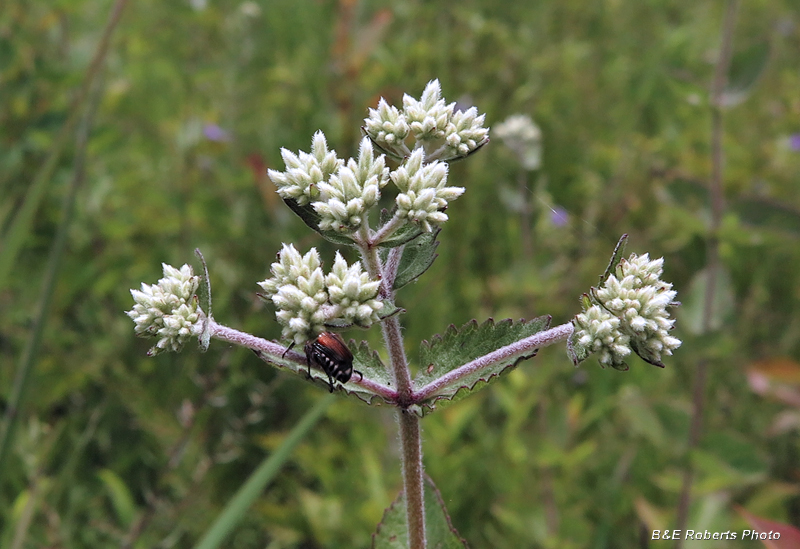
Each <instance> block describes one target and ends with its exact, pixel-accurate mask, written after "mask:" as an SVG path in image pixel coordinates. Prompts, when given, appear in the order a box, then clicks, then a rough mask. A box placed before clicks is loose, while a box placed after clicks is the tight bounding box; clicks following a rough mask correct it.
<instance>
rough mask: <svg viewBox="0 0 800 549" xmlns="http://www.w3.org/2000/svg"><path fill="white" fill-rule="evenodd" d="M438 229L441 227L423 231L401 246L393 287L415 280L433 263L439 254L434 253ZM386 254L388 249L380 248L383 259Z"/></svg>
mask: <svg viewBox="0 0 800 549" xmlns="http://www.w3.org/2000/svg"><path fill="white" fill-rule="evenodd" d="M440 231H441V229H436V230H435V231H434V232H432V233H423V234H421V235H420V236H419V238H417V239H416V240H413V241H412V242H409V243H408V244H406V246H405V248H403V255H402V256H401V257H400V265H399V267H398V269H397V276H396V277H395V279H394V285H393V286H392V288H393V289H395V290H398V289H400V288H402V287H403V286H405V285H406V284H409V283H410V282H413V281H415V280H416V279H417V278H419V277H420V276H421V275H422V273H424V272H425V271H427V270H428V269H429V268H430V266H431V265H433V262H434V260H435V259H436V258H437V257H438V255H439V254H437V253H436V248H437V246H439V242H438V241H437V240H436V237H437V235H438V234H439V232H440ZM388 255H389V251H388V250H382V253H381V256H382V259H383V260H384V261H385V260H386V257H387V256H388Z"/></svg>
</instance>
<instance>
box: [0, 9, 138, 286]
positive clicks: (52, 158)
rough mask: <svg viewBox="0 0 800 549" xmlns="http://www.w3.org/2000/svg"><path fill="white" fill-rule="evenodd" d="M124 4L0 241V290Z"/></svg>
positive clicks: (113, 13)
mask: <svg viewBox="0 0 800 549" xmlns="http://www.w3.org/2000/svg"><path fill="white" fill-rule="evenodd" d="M126 3H127V0H117V2H116V3H115V4H114V7H113V8H112V9H111V15H109V18H108V22H107V23H106V27H105V29H104V30H103V36H102V37H101V38H100V42H99V43H98V45H97V49H96V50H95V54H94V57H93V58H92V62H91V64H90V65H89V68H88V69H87V71H86V75H85V76H84V79H83V82H82V83H81V87H80V90H79V91H78V93H77V94H76V95H75V99H74V101H73V102H72V104H71V105H70V108H69V111H68V112H69V116H68V118H67V121H66V123H65V124H64V125H63V126H62V127H61V131H60V132H59V133H58V136H57V137H56V139H55V141H54V142H53V146H52V148H51V149H50V152H49V154H48V155H47V158H46V159H45V161H44V163H43V164H42V167H41V169H40V170H39V171H38V172H37V173H36V177H35V178H34V180H33V183H32V184H31V186H30V188H29V189H28V193H27V194H26V195H25V200H24V201H23V202H22V206H20V208H19V210H18V211H17V215H16V217H14V220H13V221H12V222H11V225H10V226H9V229H8V231H7V232H6V234H5V235H3V240H2V242H0V289H2V288H5V286H6V280H7V278H8V275H9V273H10V272H11V267H12V266H13V265H14V264H15V263H16V259H17V254H19V251H20V249H21V248H22V244H23V243H24V242H25V239H26V238H27V237H28V233H29V232H30V229H31V225H32V224H33V215H34V214H35V213H36V210H37V209H38V208H39V203H40V202H41V201H42V198H43V197H44V193H45V191H46V190H47V186H48V184H49V183H50V181H51V180H52V177H53V172H54V171H55V168H56V165H57V164H58V160H59V158H60V157H61V152H62V150H63V149H64V147H65V146H66V144H67V143H69V142H70V139H71V138H72V136H73V133H72V131H73V129H74V127H75V124H77V122H78V120H79V118H80V116H79V115H80V113H81V111H82V109H81V107H82V106H83V104H84V102H85V100H86V98H87V97H88V95H89V90H90V88H91V85H92V83H93V82H94V81H95V79H96V77H97V75H98V73H99V72H100V69H101V67H102V66H103V62H104V61H105V58H106V54H107V53H108V45H109V43H110V41H111V34H112V33H113V32H114V28H115V27H116V26H117V23H118V22H119V18H120V17H121V16H122V11H123V9H124V7H125V4H126Z"/></svg>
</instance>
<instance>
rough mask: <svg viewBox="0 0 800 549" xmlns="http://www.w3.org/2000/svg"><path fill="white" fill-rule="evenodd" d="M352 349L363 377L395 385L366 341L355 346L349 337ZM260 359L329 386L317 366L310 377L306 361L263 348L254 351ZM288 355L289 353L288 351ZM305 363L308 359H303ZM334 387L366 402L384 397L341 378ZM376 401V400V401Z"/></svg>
mask: <svg viewBox="0 0 800 549" xmlns="http://www.w3.org/2000/svg"><path fill="white" fill-rule="evenodd" d="M347 346H348V348H349V349H350V351H351V352H352V353H353V369H354V370H358V371H359V372H361V374H362V376H363V377H364V378H365V379H370V380H372V381H374V382H376V383H380V384H381V385H386V386H391V385H392V377H391V375H390V374H389V371H388V369H387V368H386V366H384V364H383V362H382V361H381V359H380V357H379V356H378V353H377V352H375V351H373V350H371V349H370V348H369V345H368V344H367V342H366V341H362V342H361V343H359V344H358V345H356V343H355V341H354V340H352V339H351V340H350V341H349V342H348V344H347ZM253 352H254V353H255V354H256V356H257V357H258V358H260V359H261V360H263V361H264V362H266V363H267V364H270V365H271V366H275V367H276V368H278V369H280V370H283V371H288V372H291V373H293V374H295V375H297V376H299V377H302V378H303V379H305V380H307V381H312V382H313V383H315V384H317V385H319V386H320V387H324V388H325V390H326V391H327V390H328V389H329V385H328V375H327V374H326V373H325V372H323V371H322V370H318V369H316V368H312V369H311V378H310V379H309V377H308V375H309V374H308V372H309V369H308V365H307V364H305V363H302V364H301V363H298V362H297V361H296V360H293V359H292V358H291V357H289V356H287V357H283V356H281V355H273V354H270V353H266V352H264V351H253ZM287 355H288V353H287ZM303 362H305V361H303ZM351 380H352V381H358V380H359V376H358V374H357V373H353V377H352V378H351ZM333 390H334V392H337V391H339V392H342V393H344V394H345V395H348V396H350V395H352V396H354V397H356V398H358V399H360V400H362V401H364V402H366V403H367V404H373V403H374V401H375V399H376V398H378V399H380V400H383V399H382V397H380V396H379V395H376V394H375V393H373V392H371V391H369V390H367V389H365V388H364V387H361V386H360V385H357V384H355V383H350V382H348V383H345V384H342V383H339V382H338V381H334V383H333ZM376 404H377V403H376Z"/></svg>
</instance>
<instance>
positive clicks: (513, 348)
mask: <svg viewBox="0 0 800 549" xmlns="http://www.w3.org/2000/svg"><path fill="white" fill-rule="evenodd" d="M573 330H574V327H573V325H572V323H571V322H568V323H566V324H562V325H561V326H556V327H555V328H550V329H549V330H545V331H543V332H539V333H538V334H533V335H532V336H530V337H526V338H525V339H521V340H519V341H515V342H514V343H512V344H511V345H506V346H505V347H501V348H499V349H497V350H496V351H492V352H491V353H489V354H487V355H484V356H482V357H478V358H476V359H475V360H473V361H472V362H468V363H466V364H464V365H463V366H459V367H458V368H456V369H455V370H452V371H450V372H448V373H446V374H445V375H443V376H441V377H440V378H438V379H436V380H434V381H432V382H430V383H429V384H428V385H425V386H424V387H421V388H420V389H419V390H418V391H416V392H415V393H414V394H413V395H412V399H413V401H414V402H415V403H416V402H421V401H424V400H427V399H429V398H430V397H432V396H433V395H435V394H436V393H438V392H439V391H441V390H442V389H444V388H445V387H447V386H450V385H453V384H456V383H458V382H459V381H461V380H462V379H464V378H465V377H467V376H469V375H471V374H474V373H475V372H478V371H480V370H483V369H486V368H488V367H490V366H492V365H494V364H496V363H498V362H502V361H505V360H508V359H511V358H515V357H524V356H525V355H529V356H530V355H531V354H532V353H533V352H535V351H536V349H539V348H541V347H547V346H548V345H552V344H553V343H556V342H558V341H563V340H565V339H567V338H568V337H569V336H570V335H572V332H573Z"/></svg>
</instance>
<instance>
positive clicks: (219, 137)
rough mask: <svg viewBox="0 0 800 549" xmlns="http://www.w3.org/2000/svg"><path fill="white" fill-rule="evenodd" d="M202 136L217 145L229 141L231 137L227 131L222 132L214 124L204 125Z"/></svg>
mask: <svg viewBox="0 0 800 549" xmlns="http://www.w3.org/2000/svg"><path fill="white" fill-rule="evenodd" d="M203 135H204V136H206V139H208V140H209V141H217V142H219V143H226V142H228V141H230V140H231V136H230V135H229V134H228V132H227V131H225V130H223V129H222V128H220V127H219V126H217V125H216V124H206V125H205V126H203Z"/></svg>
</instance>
